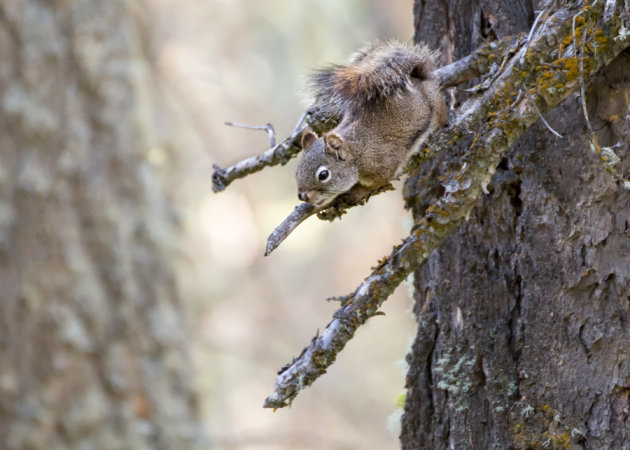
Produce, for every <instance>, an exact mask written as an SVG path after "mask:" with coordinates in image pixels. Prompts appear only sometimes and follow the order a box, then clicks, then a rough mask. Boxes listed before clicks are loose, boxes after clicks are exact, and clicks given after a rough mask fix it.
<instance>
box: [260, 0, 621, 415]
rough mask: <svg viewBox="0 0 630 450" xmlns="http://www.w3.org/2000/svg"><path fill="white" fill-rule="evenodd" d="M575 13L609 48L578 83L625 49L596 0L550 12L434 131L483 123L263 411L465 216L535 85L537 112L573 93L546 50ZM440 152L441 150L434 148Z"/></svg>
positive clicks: (574, 81) (286, 400)
mask: <svg viewBox="0 0 630 450" xmlns="http://www.w3.org/2000/svg"><path fill="white" fill-rule="evenodd" d="M577 10H582V11H585V12H584V14H586V15H588V16H589V17H590V18H592V19H593V20H592V21H590V22H589V25H588V26H590V27H597V30H598V32H601V35H602V36H604V37H605V38H606V42H607V43H609V44H608V45H606V46H605V47H604V48H601V49H599V51H598V52H597V53H593V54H590V53H587V52H586V51H585V52H584V54H583V55H582V57H583V58H584V63H585V64H584V66H583V68H584V72H583V75H584V79H585V80H586V79H589V78H590V77H592V76H593V75H594V74H595V73H596V72H597V70H599V69H600V68H601V67H603V66H604V65H606V64H608V63H609V62H610V61H611V60H612V59H613V58H614V57H615V56H616V55H617V54H619V53H620V52H621V51H622V50H623V49H625V48H627V47H628V46H630V35H624V34H623V33H621V34H620V29H621V28H628V27H629V26H630V19H628V17H623V18H622V19H621V18H620V19H619V20H612V21H609V22H605V21H603V20H602V16H603V14H602V13H603V2H599V4H595V5H593V6H591V7H585V6H584V4H582V3H578V4H577V5H575V6H574V7H573V8H562V9H559V10H558V11H557V12H556V13H555V14H553V17H551V19H550V20H549V21H547V23H545V24H544V25H543V26H542V27H541V28H542V29H541V32H540V33H539V34H538V37H537V38H535V39H534V40H533V41H532V42H531V43H530V45H529V48H528V49H525V48H522V49H521V50H520V51H519V52H518V53H517V54H516V55H515V56H514V57H513V58H512V59H511V61H510V63H509V64H508V66H507V68H506V70H505V72H504V73H503V74H502V75H501V76H500V77H499V78H498V79H497V80H496V81H495V82H494V83H493V84H492V86H490V89H489V90H488V91H487V92H486V93H485V94H484V95H483V96H482V97H481V98H477V99H471V100H469V101H468V102H467V103H466V104H465V105H463V106H462V111H463V113H462V114H461V115H460V116H459V117H458V119H457V121H456V123H455V124H453V125H451V126H450V127H449V128H448V129H444V130H441V131H440V132H438V133H437V134H438V136H437V137H436V139H435V140H434V141H435V142H442V143H446V142H448V138H449V136H450V135H451V133H453V132H454V130H455V131H456V130H458V129H461V128H460V127H461V126H462V124H463V123H465V122H466V121H476V122H480V121H481V119H482V118H483V119H484V120H485V122H482V123H483V126H482V129H481V131H480V132H479V133H478V134H477V136H476V138H475V139H474V141H473V143H472V145H471V146H470V148H469V151H468V153H467V160H466V161H467V162H466V164H465V165H464V166H463V167H462V168H461V170H459V171H458V172H457V173H455V174H452V175H450V176H449V177H448V178H447V180H446V182H445V183H444V186H445V187H446V191H445V194H444V196H443V197H442V198H441V199H439V200H438V201H437V202H435V203H434V204H433V205H432V206H431V207H429V208H428V209H427V211H426V214H425V217H424V218H423V219H421V220H419V221H418V222H417V223H416V225H415V227H414V229H413V230H412V232H411V234H410V235H409V236H408V237H407V238H406V239H405V240H404V241H403V242H402V244H401V245H398V246H397V247H395V248H394V250H393V251H392V253H391V254H390V255H389V256H388V257H387V258H385V259H384V260H382V261H381V262H380V264H379V266H378V267H377V268H375V269H374V270H373V272H372V273H371V274H370V275H369V276H368V277H367V278H366V279H365V280H364V281H363V282H362V283H361V284H360V285H359V286H358V287H357V289H356V290H355V291H354V293H352V294H351V295H350V296H348V298H347V301H345V302H343V305H342V307H341V308H340V309H338V310H337V311H336V312H335V314H334V317H333V320H332V321H331V322H330V323H329V324H328V326H327V327H326V329H325V330H324V332H323V333H322V334H321V335H318V336H316V337H315V338H314V339H313V340H312V341H311V343H310V344H309V345H308V346H307V347H306V348H305V349H304V350H303V351H302V353H301V354H300V356H299V357H298V358H296V359H294V360H293V361H292V362H291V363H290V364H288V365H287V366H285V367H284V368H283V369H282V370H281V371H280V372H279V374H278V378H277V379H276V385H275V389H274V391H273V393H272V394H271V395H270V396H269V397H268V398H267V399H266V400H265V403H264V406H265V407H267V408H280V407H283V406H287V405H288V404H290V403H291V402H292V401H293V399H294V398H295V396H296V395H297V394H298V393H299V392H300V390H302V389H303V388H305V387H307V386H309V385H310V384H312V383H313V382H314V381H315V380H316V379H317V378H318V377H319V376H321V375H322V374H324V373H325V372H326V369H327V368H328V367H329V366H330V365H331V364H332V363H333V362H334V361H335V359H336V357H337V354H338V353H339V352H340V351H341V350H342V349H343V348H344V346H345V345H346V343H347V342H348V341H349V340H350V339H351V338H352V336H353V335H354V333H355V331H356V330H357V329H358V327H359V326H361V325H362V324H364V323H365V322H366V321H367V320H368V319H369V318H370V317H372V316H374V315H375V314H376V313H377V312H378V309H379V307H380V306H381V304H382V303H383V302H384V301H385V300H386V299H387V297H388V296H389V295H390V294H391V293H392V292H393V290H394V289H395V288H396V286H398V284H400V283H401V282H402V280H404V279H405V278H406V277H407V276H408V275H409V273H411V272H412V271H413V270H415V269H416V268H418V267H419V265H420V264H421V263H422V262H423V261H425V260H426V259H427V258H428V256H429V254H430V253H431V252H432V251H433V250H434V249H435V248H437V247H438V246H439V245H440V244H441V243H442V241H443V240H444V239H445V238H446V237H447V236H448V235H449V234H450V233H452V232H453V231H454V230H456V229H457V227H458V226H459V224H460V223H461V222H462V221H463V220H464V219H465V218H466V217H468V215H469V214H470V213H471V212H472V210H473V208H474V206H475V204H476V203H477V200H478V199H479V198H480V197H481V195H482V192H483V191H482V187H483V186H485V185H487V183H488V182H489V180H490V178H491V176H492V174H493V173H494V171H495V167H496V165H497V164H498V163H499V161H500V160H501V158H502V156H503V154H504V153H505V152H506V151H507V149H508V148H509V147H510V146H511V145H512V144H513V143H514V142H516V140H517V139H518V138H519V137H520V136H521V135H522V134H523V133H524V132H525V130H526V129H527V128H528V127H530V126H531V125H532V124H533V123H535V122H536V121H537V120H538V117H539V115H538V113H537V112H536V109H535V108H534V107H533V103H532V102H531V101H530V97H531V96H532V95H535V94H537V93H538V90H539V88H540V86H539V84H540V81H541V80H543V79H554V80H556V83H557V85H558V86H555V85H554V86H549V87H550V89H546V90H545V91H544V92H543V94H540V97H541V100H544V105H541V108H542V109H543V112H544V111H545V110H547V109H549V108H553V107H555V106H557V105H558V104H560V103H561V102H562V101H564V100H565V99H566V98H567V97H569V96H570V95H571V94H573V93H574V92H576V91H577V90H579V89H580V81H579V79H578V78H579V77H576V76H575V75H574V73H575V69H574V64H573V65H571V64H570V63H568V60H569V59H571V60H572V58H566V57H562V56H561V55H563V54H571V52H570V51H568V50H569V49H564V50H567V51H565V52H558V53H554V52H553V50H554V49H556V48H557V47H558V46H559V45H564V46H568V45H572V43H571V44H567V43H566V42H567V41H566V39H567V38H569V39H568V41H569V42H571V35H570V33H571V20H572V17H573V16H574V15H575V12H576V11H577ZM613 16H614V15H613ZM617 18H619V17H618V16H617ZM584 32H586V30H585V31H584ZM621 36H623V37H621ZM573 50H574V51H575V49H573ZM585 50H586V49H585ZM551 55H555V57H556V58H557V59H556V60H553V57H552V56H551ZM550 60H551V61H550ZM521 61H522V62H521ZM540 61H548V62H550V63H551V64H549V65H548V66H543V65H540V64H539V63H540ZM536 66H539V68H537V67H536ZM529 74H534V76H529ZM560 85H561V88H560ZM514 86H519V87H520V88H521V89H523V90H525V91H526V93H525V95H521V96H520V98H519V97H517V95H518V94H517V92H515V91H514V88H513V87H514ZM515 97H516V98H517V99H518V101H516V100H515ZM444 145H446V144H444ZM445 149H446V147H442V150H445ZM436 151H440V149H438V150H436Z"/></svg>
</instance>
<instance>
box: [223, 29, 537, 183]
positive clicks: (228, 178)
mask: <svg viewBox="0 0 630 450" xmlns="http://www.w3.org/2000/svg"><path fill="white" fill-rule="evenodd" d="M524 40H525V36H524V35H519V36H516V37H514V36H509V37H507V38H503V39H501V40H499V41H494V42H490V43H488V44H485V45H483V46H482V47H481V48H479V49H478V50H477V51H475V52H474V53H472V54H471V55H469V56H467V57H465V58H463V59H461V60H459V61H456V62H454V63H453V64H450V65H448V66H444V67H441V68H440V69H438V70H436V71H435V72H434V74H435V76H436V77H437V79H438V81H439V83H440V86H441V87H442V88H446V87H451V86H456V85H458V84H460V83H463V82H465V81H468V80H470V79H471V78H475V77H478V76H480V75H483V74H485V73H488V72H489V71H490V70H491V69H492V67H493V64H494V63H495V59H496V58H497V55H504V54H506V52H507V50H508V49H510V48H511V49H513V51H514V50H515V49H517V48H518V47H519V46H520V45H521V44H522V43H523V42H524ZM305 116H306V120H307V122H308V123H309V125H310V126H311V127H312V128H313V129H315V130H316V132H318V133H321V132H325V131H328V130H330V129H332V128H333V127H334V126H335V125H336V123H337V122H336V121H337V119H338V118H336V117H333V116H330V112H326V111H315V110H310V111H307V113H305V114H304V116H303V117H302V118H300V120H299V122H298V125H297V126H296V129H295V130H294V131H293V133H292V135H291V137H289V138H287V139H285V140H284V141H283V142H281V143H280V144H278V145H276V146H272V147H271V148H270V149H269V150H266V151H265V152H263V153H261V154H260V155H257V156H253V157H251V158H247V159H245V160H243V161H240V162H238V163H236V164H234V165H233V166H230V167H228V168H226V169H222V168H221V167H219V166H217V165H214V166H213V167H214V173H213V174H212V190H213V191H214V192H220V191H222V190H224V189H225V188H226V187H227V186H228V185H229V184H230V183H231V182H232V181H234V180H237V179H239V178H243V177H245V176H247V175H249V174H251V173H255V172H258V171H260V170H262V169H264V168H265V167H270V166H275V165H278V164H282V165H284V164H286V163H287V162H288V161H289V160H290V159H291V158H293V157H294V156H295V155H297V154H298V153H299V152H300V151H301V150H302V149H301V147H300V139H301V132H302V130H303V128H300V125H301V123H302V122H303V121H304V117H305Z"/></svg>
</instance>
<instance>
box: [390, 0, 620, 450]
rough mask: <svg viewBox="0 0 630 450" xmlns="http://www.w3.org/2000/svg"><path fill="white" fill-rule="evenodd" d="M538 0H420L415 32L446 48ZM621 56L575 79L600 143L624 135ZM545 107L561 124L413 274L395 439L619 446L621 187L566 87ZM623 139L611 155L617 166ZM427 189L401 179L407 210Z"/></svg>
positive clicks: (514, 158)
mask: <svg viewBox="0 0 630 450" xmlns="http://www.w3.org/2000/svg"><path fill="white" fill-rule="evenodd" d="M537 7H538V5H534V4H532V2H529V1H514V2H499V1H493V0H480V1H476V2H468V1H461V0H452V1H450V0H448V1H441V2H424V1H419V0H418V1H416V4H415V8H414V11H415V19H416V22H415V24H416V39H417V40H422V41H425V42H428V43H429V44H430V45H432V46H434V47H436V48H440V50H441V51H442V56H443V59H444V62H449V61H450V60H456V59H458V58H460V57H463V56H465V55H467V54H468V53H469V52H470V51H471V50H472V49H474V48H476V47H477V46H479V45H481V44H482V43H483V42H485V41H487V40H493V39H495V38H501V37H503V36H506V35H508V34H514V33H517V32H527V31H528V30H529V28H530V27H531V25H532V23H533V22H534V19H535V15H536V13H535V10H536V8H537ZM629 67H630V53H629V52H628V51H626V52H624V53H622V54H621V55H620V56H619V57H618V58H617V59H616V60H615V61H614V62H613V63H611V64H610V65H609V66H608V67H606V68H605V69H604V70H602V71H601V73H600V74H599V75H598V76H597V77H596V78H595V80H594V81H593V83H591V85H590V86H587V96H586V102H587V105H588V112H589V117H590V121H591V125H592V128H593V130H595V132H596V135H597V139H598V142H599V144H600V145H601V146H602V147H603V146H611V145H613V144H615V143H616V142H617V141H618V140H619V138H620V136H621V135H622V130H623V124H624V121H625V120H626V114H627V112H628V105H630V70H629V69H628V68H629ZM464 95H465V94H464ZM545 118H546V120H547V121H548V122H549V123H550V125H551V126H552V127H553V128H554V129H555V130H556V131H558V132H559V133H560V134H561V135H563V136H564V138H562V139H559V138H556V137H555V136H554V135H553V134H552V133H551V132H550V131H549V130H548V129H547V128H546V127H545V126H544V125H542V124H540V123H539V124H537V125H535V126H533V127H532V128H531V129H530V130H528V131H527V132H526V133H525V135H524V136H523V137H522V138H521V139H520V141H519V142H518V143H517V144H516V145H514V146H513V148H512V149H511V150H510V152H509V153H508V154H507V155H506V157H505V158H504V160H503V161H502V162H501V164H500V166H499V168H498V169H497V173H496V174H495V176H494V177H493V180H492V183H491V184H490V185H489V187H488V189H489V194H487V195H485V196H484V197H483V198H482V201H481V202H480V203H479V204H478V206H477V207H476V209H475V211H474V213H473V214H472V215H471V216H470V218H469V220H468V221H466V222H465V223H464V224H462V226H461V227H460V229H459V231H458V232H457V233H455V234H454V235H452V236H450V237H449V238H447V239H446V241H445V242H444V244H443V245H442V246H441V247H440V248H439V249H438V250H436V251H434V252H433V254H432V255H431V256H430V258H429V259H428V260H427V261H426V262H425V263H424V264H423V265H422V267H421V268H420V270H418V271H417V272H416V274H415V282H414V283H415V298H416V306H415V314H416V315H417V319H418V335H417V337H416V339H415V342H414V344H413V346H412V349H411V351H410V353H409V355H408V362H409V371H408V375H407V400H406V406H405V414H404V416H403V419H402V431H401V443H402V447H403V448H404V449H440V448H457V449H460V448H461V449H469V448H472V449H489V448H496V449H507V448H585V449H613V448H614V449H624V448H630V192H629V191H628V190H627V189H624V188H623V187H622V185H621V184H620V183H616V182H615V180H614V178H613V177H611V176H610V174H609V173H608V172H607V171H606V169H605V167H604V165H603V164H602V162H601V160H600V155H598V154H596V153H595V152H594V151H592V149H591V148H590V145H589V144H590V142H591V139H590V133H589V131H588V129H587V126H586V122H585V119H584V115H583V113H582V103H581V99H580V97H579V95H576V96H573V97H571V98H570V99H569V100H567V101H566V102H564V103H563V104H562V105H561V106H560V107H558V108H556V109H555V110H553V111H551V112H550V113H548V114H547V115H546V117H545ZM629 141H630V139H628V138H626V142H625V147H623V148H622V149H620V150H618V151H617V154H618V156H619V157H620V158H621V162H620V163H619V164H618V165H617V166H615V170H616V171H617V172H618V173H621V174H624V175H625V177H626V178H628V176H629V174H630V151H629V150H628V149H629V147H630V142H629ZM462 151H464V149H463V148H459V149H457V148H456V149H453V152H454V153H457V152H462ZM440 165H442V166H443V165H444V162H443V161H442V162H441V161H435V162H434V164H433V166H432V167H427V168H426V169H425V174H428V173H431V171H435V170H436V168H437V167H439V166H440ZM423 179H426V178H423ZM439 190H440V187H439V186H430V185H429V186H423V185H422V183H421V177H416V178H415V179H410V180H408V181H407V185H406V192H408V193H412V194H417V192H422V193H423V194H424V197H425V199H428V200H424V199H423V200H420V201H418V202H417V204H415V205H414V214H415V215H416V217H419V216H420V215H421V214H422V213H423V211H424V208H425V207H426V205H427V204H428V203H429V200H430V198H431V195H432V194H434V193H436V192H439Z"/></svg>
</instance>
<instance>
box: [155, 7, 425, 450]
mask: <svg viewBox="0 0 630 450" xmlns="http://www.w3.org/2000/svg"><path fill="white" fill-rule="evenodd" d="M149 4H150V6H151V8H152V17H153V18H152V20H151V23H150V24H149V25H150V26H151V28H152V35H153V37H154V41H155V43H156V44H155V53H154V57H155V60H154V62H155V69H156V70H157V71H158V72H159V74H160V77H159V80H160V83H161V84H162V86H163V89H164V91H165V93H167V95H168V98H169V99H170V106H171V107H172V108H173V109H174V110H175V111H176V112H177V113H178V115H179V116H180V117H181V118H183V120H181V121H180V122H179V123H178V126H177V128H176V129H174V131H176V133H177V136H179V142H178V143H177V146H176V147H174V148H173V149H171V151H170V152H168V151H166V152H165V154H163V155H161V154H155V155H152V156H153V158H154V160H155V161H156V162H158V163H159V164H161V166H162V167H163V168H164V171H165V172H166V176H167V177H168V178H169V180H170V182H171V185H170V187H171V193H172V196H173V201H174V203H175V205H176V206H177V208H178V212H179V214H180V215H181V224H182V227H183V230H182V239H183V243H182V248H183V251H182V254H181V260H180V261H179V264H178V278H179V283H180V288H181V292H182V297H183V298H184V300H185V301H187V302H189V304H190V305H191V306H192V308H193V310H194V314H193V316H194V317H195V318H196V323H195V330H196V336H195V348H194V355H195V362H196V373H197V377H198V378H197V381H198V386H199V390H200V391H199V393H200V399H201V410H202V413H203V419H204V422H205V423H206V424H207V430H208V434H209V438H210V441H211V442H212V443H213V444H214V445H216V448H220V449H252V450H253V449H320V448H321V449H394V448H398V447H399V444H398V438H397V434H398V431H397V422H398V414H399V410H397V406H396V399H397V396H399V394H400V393H401V392H402V391H403V386H404V373H405V367H404V363H403V361H404V357H405V354H406V348H407V345H408V342H409V340H410V339H411V337H412V335H413V333H414V320H413V317H412V316H411V314H410V313H409V309H410V299H409V298H410V297H409V295H408V292H407V289H408V288H407V286H406V285H403V287H401V288H400V289H399V290H398V291H397V292H396V294H395V295H394V296H393V297H392V298H390V299H389V300H388V301H387V302H386V304H385V306H384V308H383V311H384V312H385V313H386V316H385V317H378V318H376V319H372V320H371V321H370V323H369V324H368V325H367V326H366V327H364V329H362V330H360V331H359V332H358V333H357V335H356V337H355V338H354V340H352V341H351V342H350V344H349V345H348V346H347V348H346V349H345V350H344V351H343V352H342V353H341V355H340V357H339V358H338V360H337V362H336V363H335V364H334V365H333V366H332V368H331V369H330V370H329V372H328V374H326V375H325V376H323V377H322V378H320V379H319V380H318V381H317V382H316V383H315V384H314V385H313V386H312V387H311V388H309V389H307V390H305V391H303V392H302V393H301V394H300V396H299V397H298V398H297V399H296V401H295V403H294V404H293V406H292V407H291V408H286V409H282V410H278V411H276V412H275V413H274V412H272V411H270V410H267V409H263V408H262V402H263V400H264V398H265V397H266V396H267V395H268V394H269V393H271V391H272V388H273V385H274V382H275V375H276V371H277V370H278V369H280V368H281V367H282V366H283V365H284V364H286V363H288V362H290V361H291V358H293V357H294V356H297V355H298V354H299V352H300V351H301V350H302V348H303V347H304V346H305V345H306V344H307V343H308V342H309V341H310V339H311V338H312V337H313V336H314V335H315V333H316V331H317V330H318V329H323V327H325V325H326V324H327V323H328V322H329V320H330V318H331V314H332V313H333V312H334V310H335V309H336V308H337V305H335V304H334V303H328V302H326V301H325V299H326V298H328V297H331V296H335V295H343V294H347V293H349V292H351V291H353V290H354V289H355V287H356V286H357V285H358V284H359V283H360V282H361V281H362V279H363V278H364V277H365V276H367V275H368V274H369V272H370V267H371V266H372V265H374V264H375V263H376V261H377V259H379V258H380V257H382V256H384V255H386V254H388V253H389V251H390V249H391V247H392V246H393V245H394V244H397V243H398V242H399V241H400V239H401V238H402V237H404V236H405V235H406V230H407V229H408V228H409V226H410V216H409V214H407V213H406V212H405V211H404V209H403V206H402V201H401V194H400V191H396V192H388V193H386V194H383V195H380V196H377V197H375V198H373V199H372V200H371V201H370V202H369V203H368V204H367V205H366V206H365V207H363V208H354V209H353V210H351V211H350V212H349V213H348V214H347V215H346V216H344V217H343V220H341V221H335V222H333V223H328V222H322V221H319V220H317V219H315V218H311V219H310V220H308V221H307V222H305V223H304V224H302V225H301V226H300V227H298V229H297V230H296V231H295V232H294V233H293V234H292V235H291V236H290V237H289V238H288V239H287V240H286V241H285V242H284V243H283V244H282V245H281V246H280V247H279V248H278V249H277V250H276V251H275V252H274V253H273V254H272V255H271V256H269V257H267V258H263V257H262V253H263V251H264V244H265V241H266V237H267V235H268V234H269V233H270V232H271V231H272V230H273V229H274V227H275V226H276V225H278V224H279V223H280V222H281V221H282V220H283V219H284V218H285V217H286V216H287V215H288V213H289V212H291V210H292V208H293V207H294V206H295V205H296V204H297V202H298V201H297V196H296V188H295V181H294V178H293V173H294V170H295V163H296V161H297V159H295V160H293V161H292V162H291V163H289V164H288V165H287V166H284V167H274V168H270V169H266V170H264V171H263V172H260V173H258V174H255V175H252V176H249V177H247V178H245V179H243V180H238V181H236V182H234V183H233V184H232V185H231V186H229V187H228V188H227V190H226V191H224V192H221V193H219V194H213V193H212V192H211V183H210V174H211V171H212V169H211V168H212V164H218V165H220V166H221V167H227V166H228V165H230V164H233V163H235V162H237V161H239V160H241V159H243V158H246V157H249V156H251V155H254V154H256V153H259V152H261V151H263V150H265V149H266V148H267V147H268V139H267V136H266V134H265V133H264V132H261V131H250V130H243V129H236V128H231V127H226V126H224V124H223V123H224V122H225V121H228V120H229V121H235V122H241V123H246V124H252V125H264V124H265V123H267V122H271V123H273V125H274V126H275V129H276V133H277V137H278V139H279V140H282V139H284V138H285V137H286V136H287V135H288V134H289V133H290V132H291V130H292V129H293V127H294V126H295V122H296V120H297V119H298V118H299V116H300V115H301V113H302V112H303V110H304V108H305V107H306V106H307V96H306V93H305V90H304V86H305V77H306V76H307V75H308V74H309V73H310V72H311V71H312V70H313V69H316V68H318V67H322V66H323V65H325V64H328V63H341V62H343V61H344V60H345V59H346V58H347V56H348V55H349V54H350V53H352V52H353V51H355V50H356V49H357V48H359V47H361V46H362V45H364V44H365V43H366V42H368V41H370V40H373V39H375V38H399V39H405V40H407V39H410V38H411V35H412V32H413V24H412V1H411V0H407V1H398V2H383V1H379V0H373V1H359V0H349V1H341V2H340V1H336V0H335V1H333V0H328V1H321V0H317V1H313V0H311V1H300V2H295V1H290V0H268V1H257V2H251V1H244V0H241V1H234V0H231V1H225V0H223V1H222V0H212V1H186V2H182V1H176V0H153V1H152V2H150V3H149ZM172 130H173V129H172Z"/></svg>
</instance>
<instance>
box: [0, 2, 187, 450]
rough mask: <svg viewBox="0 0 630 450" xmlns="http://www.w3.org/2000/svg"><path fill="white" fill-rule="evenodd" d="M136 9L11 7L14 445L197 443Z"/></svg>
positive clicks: (2, 377)
mask: <svg viewBox="0 0 630 450" xmlns="http://www.w3.org/2000/svg"><path fill="white" fill-rule="evenodd" d="M133 3H134V2H131V1H124V0H113V1H101V0H80V1H64V0H56V1H45V2H42V1H37V0H3V1H2V2H0V59H1V60H2V64H1V65H0V158H1V162H0V399H1V401H0V449H3V450H4V449H16V450H18V449H19V450H26V449H46V450H49V449H69V448H76V449H79V448H81V449H131V448H133V449H143V448H151V449H154V448H158V449H159V448H162V449H175V448H180V449H184V448H186V449H187V448H192V445H193V440H194V439H195V436H196V434H197V429H196V427H195V419H196V411H195V406H194V400H195V397H194V395H193V393H192V390H191V384H190V374H189V368H190V364H189V361H188V357H187V354H186V324H185V323H184V316H183V313H182V308H181V307H182V305H181V301H180V299H179V298H178V296H177V294H176V291H175V286H174V278H173V272H172V269H171V267H170V258H171V256H172V255H171V254H170V253H169V251H167V250H165V249H167V248H169V247H168V245H169V242H170V240H171V239H172V236H173V234H172V219H170V217H172V214H171V211H170V209H169V205H168V203H167V202H166V200H165V198H164V195H163V192H162V190H161V187H160V183H159V181H158V179H157V175H156V173H155V172H154V170H153V168H152V167H151V166H150V165H149V164H148V162H147V161H146V156H147V154H148V152H149V151H150V150H151V149H152V148H154V147H155V146H157V145H158V143H157V142H156V138H155V135H154V131H153V130H154V123H153V117H152V116H151V112H152V105H151V98H150V89H148V86H150V85H151V74H150V72H149V71H148V70H147V67H146V65H145V62H144V59H145V54H144V53H143V52H146V50H147V49H146V47H145V45H146V41H145V38H146V36H143V35H142V34H141V33H140V32H139V23H138V20H139V19H135V18H134V14H133V11H131V8H132V5H133Z"/></svg>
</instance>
